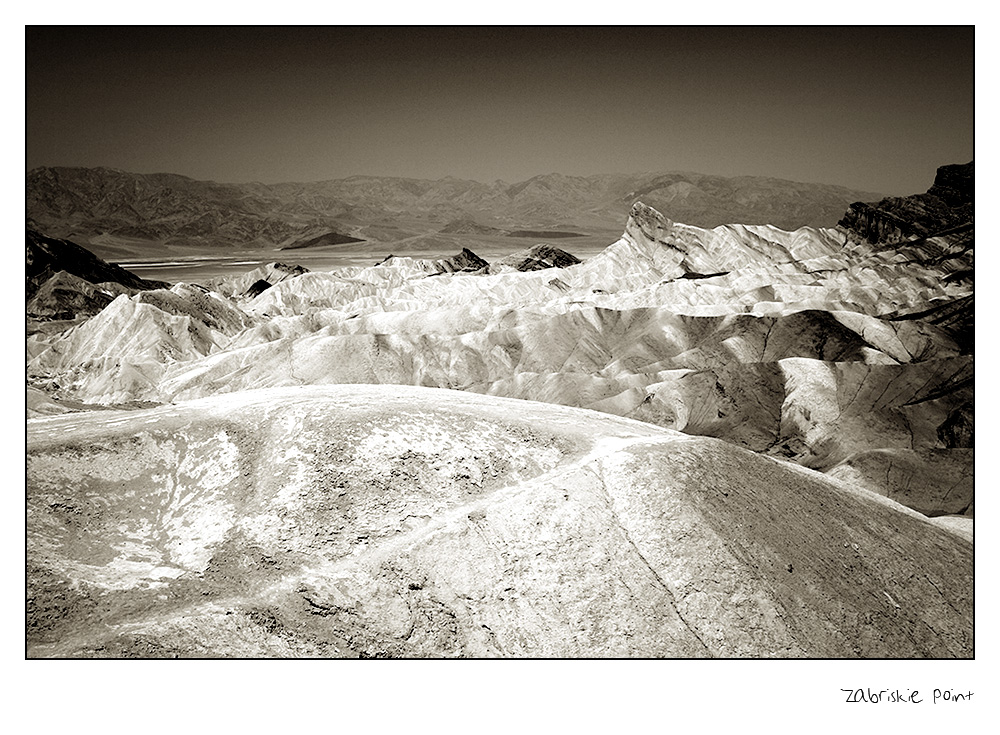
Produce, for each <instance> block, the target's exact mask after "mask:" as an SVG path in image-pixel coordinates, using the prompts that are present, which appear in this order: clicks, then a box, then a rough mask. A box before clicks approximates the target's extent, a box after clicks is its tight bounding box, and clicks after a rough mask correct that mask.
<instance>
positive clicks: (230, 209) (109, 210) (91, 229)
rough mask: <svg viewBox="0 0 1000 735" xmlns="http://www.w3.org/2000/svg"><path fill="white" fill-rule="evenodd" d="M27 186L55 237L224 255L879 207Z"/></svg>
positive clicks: (715, 198) (62, 171) (838, 191)
mask: <svg viewBox="0 0 1000 735" xmlns="http://www.w3.org/2000/svg"><path fill="white" fill-rule="evenodd" d="M26 183H27V199H26V217H27V218H29V219H31V220H33V221H34V222H36V223H37V224H38V226H39V227H41V228H42V229H43V231H45V232H46V233H48V234H51V235H54V236H58V237H64V238H70V237H73V238H76V239H77V240H81V241H83V242H85V243H86V242H89V241H91V240H92V239H94V238H97V237H100V236H113V237H119V238H134V239H138V240H142V241H150V242H165V243H177V244H192V245H198V244H201V245H204V246H207V247H222V248H232V247H237V246H243V247H264V248H275V247H280V246H282V245H283V244H287V243H288V242H292V241H297V240H302V239H308V238H309V237H315V236H316V235H317V234H321V233H322V232H336V233H338V234H340V235H344V236H349V237H357V238H359V239H364V240H371V237H367V236H366V235H365V234H363V233H362V230H364V229H365V228H366V227H371V226H394V227H398V228H400V233H399V237H403V236H406V234H419V233H421V232H423V233H427V232H429V231H439V230H441V229H442V228H443V227H447V226H448V225H449V224H451V223H453V222H455V221H456V220H461V221H468V222H470V223H471V224H470V226H471V227H480V228H491V229H501V230H502V229H507V230H540V231H548V230H559V229H572V230H586V229H588V228H592V229H601V228H606V226H607V223H608V222H613V221H620V219H621V218H623V217H624V216H625V215H627V213H628V210H629V209H630V207H631V205H632V204H633V203H634V201H635V200H636V199H638V198H640V197H641V198H642V199H643V201H645V202H646V203H647V204H649V205H650V206H652V207H654V208H656V209H659V210H660V211H666V212H668V213H669V215H670V216H671V218H673V219H675V220H678V221H683V222H687V223H689V224H693V225H696V226H701V227H714V226H718V225H721V224H729V223H733V222H741V223H744V224H773V225H775V226H778V227H782V228H785V229H794V228H797V227H800V226H833V225H834V224H835V223H836V221H837V219H838V218H839V217H840V216H841V215H842V214H843V212H844V211H845V210H846V209H847V207H848V205H849V204H850V203H851V202H854V201H859V200H862V199H869V200H871V199H877V198H879V195H878V194H872V193H869V192H861V191H855V190H852V189H848V188H846V187H840V186H836V185H825V184H805V183H797V182H792V181H786V180H782V179H775V178H773V177H747V176H741V177H735V178H726V177H720V176H712V175H708V174H685V173H655V174H635V175H629V174H598V175H593V176H566V175H563V174H542V175H539V176H534V177H531V178H529V179H526V180H524V181H522V182H516V183H514V184H508V183H506V182H502V181H496V182H493V183H481V182H477V181H472V180H467V179H458V178H454V177H445V178H441V179H437V180H430V179H412V178H403V177H377V176H352V177H348V178H345V179H330V180H327V181H323V182H307V183H296V182H286V183H281V184H261V183H245V184H230V183H220V182H214V181H199V180H197V179H193V178H190V177H186V176H182V175H180V174H165V173H158V174H134V173H129V172H126V171H122V170H120V169H111V168H80V167H40V168H36V169H32V170H31V171H29V172H28V173H27V175H26ZM385 238H386V239H383V240H381V241H382V242H391V241H392V239H391V236H389V235H386V236H385Z"/></svg>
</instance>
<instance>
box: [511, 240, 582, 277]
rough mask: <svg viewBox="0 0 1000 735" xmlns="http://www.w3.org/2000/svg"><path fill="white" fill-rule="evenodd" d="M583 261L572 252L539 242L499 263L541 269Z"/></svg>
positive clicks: (520, 268)
mask: <svg viewBox="0 0 1000 735" xmlns="http://www.w3.org/2000/svg"><path fill="white" fill-rule="evenodd" d="M580 262H582V261H581V260H580V259H579V258H578V257H576V256H575V255H573V254H572V253H567V252H566V251H565V250H561V249H559V248H554V247H552V246H551V245H546V244H545V243H539V244H538V245H535V246H534V247H532V248H529V249H528V250H522V251H521V252H518V253H514V254H512V255H508V256H507V257H506V258H503V259H502V260H500V261H499V262H498V265H509V266H512V267H513V268H514V269H516V270H519V271H540V270H544V269H545V268H567V267H568V266H571V265H576V264H577V263H580Z"/></svg>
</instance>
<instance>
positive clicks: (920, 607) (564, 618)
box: [27, 385, 973, 658]
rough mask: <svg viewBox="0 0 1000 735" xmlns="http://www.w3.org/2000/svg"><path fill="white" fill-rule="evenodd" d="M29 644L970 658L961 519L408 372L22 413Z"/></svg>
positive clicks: (95, 649) (968, 562) (207, 652)
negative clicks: (397, 378) (949, 522)
mask: <svg viewBox="0 0 1000 735" xmlns="http://www.w3.org/2000/svg"><path fill="white" fill-rule="evenodd" d="M27 524H28V559H29V569H28V610H27V613H28V615H27V623H28V629H27V644H28V648H27V652H28V655H29V656H31V657H50V656H56V657H63V656H73V657H76V656H113V657H120V656H126V657H128V656H141V657H161V656H162V657H175V656H179V657H185V656H198V657H211V656H249V657H285V656H299V657H301V656H338V657H344V656H351V657H359V656H363V657H367V656H396V657H424V656H435V657H440V656H463V657H494V656H508V657H510V656H524V657H536V656H557V657H574V656H590V657H604V656H670V657H706V656H708V657H710V656H722V657H800V656H809V657H852V658H853V657H887V656H888V657H969V656H971V655H972V651H973V648H972V646H973V639H972V614H973V609H972V545H971V543H970V542H969V541H968V540H967V539H965V538H963V537H962V535H961V534H959V533H956V532H954V531H953V530H949V529H947V528H944V527H941V526H939V525H935V524H934V523H932V522H930V521H929V520H928V519H927V518H926V517H924V516H923V515H921V514H919V513H916V512H914V511H912V510H910V509H908V508H905V507H904V506H901V505H899V504H897V503H896V502H894V501H892V500H890V499H887V498H885V497H883V496H882V495H878V494H875V493H872V492H869V491H867V490H865V489H863V488H861V487H858V486H857V485H856V484H848V483H846V482H844V481H842V479H838V478H834V477H827V476H826V475H823V474H821V473H819V472H816V471H813V470H810V469H806V468H803V467H801V466H799V465H796V464H793V463H790V462H787V461H782V460H777V459H773V458H769V457H765V456H760V455H758V454H755V453H753V452H750V451H748V450H746V449H742V448H740V447H737V446H734V445H733V444H731V443H728V442H724V441H721V440H718V439H713V438H706V437H694V436H688V435H685V434H682V433H679V432H676V431H673V430H670V429H665V428H662V427H658V426H655V425H652V424H649V423H643V422H638V421H633V420H629V419H624V418H619V417H615V416H611V415H607V414H601V413H597V412H593V411H584V410H581V409H576V408H568V407H561V406H555V405H549V404H543V403H537V402H525V401H513V400H510V399H503V398H497V397H492V396H480V395H476V394H473V393H461V392H456V391H446V390H440V389H433V388H420V387H401V386H391V387H389V386H368V385H358V386H344V385H342V386H310V387H302V388H271V389H265V390H258V391H246V392H234V393H231V394H226V395H219V396H213V397H209V398H205V399H200V400H195V401H189V402H182V403H178V404H176V405H172V406H162V407H158V408H150V409H144V410H137V411H97V412H95V411H90V412H83V413H75V414H65V415H62V416H54V417H48V418H38V419H34V420H32V421H29V423H28V508H27Z"/></svg>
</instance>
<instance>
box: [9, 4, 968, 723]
mask: <svg viewBox="0 0 1000 735" xmlns="http://www.w3.org/2000/svg"><path fill="white" fill-rule="evenodd" d="M622 18H623V20H624V21H626V22H627V21H628V20H631V19H629V18H627V17H626V16H625V15H623V16H622ZM975 31H976V28H975V26H972V25H909V26H896V25H877V26H875V25H873V26H867V25H832V26H820V25H806V26H801V25H795V26H792V25H769V26H746V25H695V26H680V25H678V26H672V25H569V24H567V25H457V26H456V25H391V26H380V25H315V26H313V25H301V26H300V25H58V24H53V25H27V26H25V28H24V42H25V75H24V76H25V80H24V82H25V158H26V167H25V171H26V181H25V190H24V192H25V193H24V196H25V216H26V261H25V263H26V273H25V283H26V286H25V288H26V291H25V304H26V305H25V320H26V347H25V362H26V386H25V390H26V393H25V396H26V398H25V401H26V405H25V413H26V466H25V483H26V485H25V507H24V515H25V557H26V558H25V562H26V568H25V588H26V589H25V594H26V608H25V643H24V650H25V652H24V657H25V658H26V659H242V660H248V659H249V660H261V659H392V660H399V659H424V660H425V659H435V660H440V659H477V660H483V659H491V660H492V659H508V660H510V659H516V660H526V659H532V660H536V659H547V660H553V661H554V660H558V661H560V662H563V661H567V660H574V661H575V660H581V659H583V660H596V659H602V660H604V659H616V660H635V659H645V660H656V661H663V660H683V661H685V663H686V664H687V665H688V666H692V667H693V666H694V665H695V664H693V663H690V662H691V661H692V660H694V659H723V660H729V661H732V660H740V661H745V660H760V659H784V660H789V659H806V660H812V661H831V660H837V661H841V660H849V661H869V660H879V661H907V662H911V661H916V660H940V659H965V660H972V659H974V658H975V657H976V645H975V637H974V633H975V626H974V620H975V616H974V599H975V598H974V572H975V567H974V543H973V541H974V536H973V525H974V510H975V497H974V489H975V484H974V446H975V442H974V415H975V395H974V387H975V386H974V382H975V381H974V377H975V371H974V352H975V350H974V347H975V333H974V331H975V330H974V325H975V302H974V280H975V278H974V276H975V267H974V241H975V230H974V205H975V172H974V102H975V94H974V93H975V66H976V64H975V61H976V59H975ZM36 665H41V664H36ZM50 665H51V664H44V666H50ZM88 665H89V664H88ZM342 665H344V664H342ZM352 666H355V667H359V666H363V665H362V664H353V665H352ZM918 670H919V669H918ZM699 671H701V672H703V673H710V672H705V671H704V669H700V670H699ZM753 671H758V670H757V669H754V670H753ZM349 672H350V670H348V672H346V675H347V676H350V675H351V674H350V673H349ZM743 672H744V673H743V676H746V677H748V678H755V676H756V674H754V673H751V672H750V670H748V669H743ZM40 673H41V674H42V675H44V672H40ZM341 673H342V674H344V673H345V672H344V671H343V670H341ZM456 673H457V674H458V675H459V676H461V675H462V672H461V670H460V671H458V672H456ZM75 676H83V677H87V676H89V674H88V673H86V671H84V670H81V669H80V668H76V669H75ZM960 683H961V682H960V681H957V680H955V679H952V680H950V681H944V680H941V681H938V682H937V683H935V684H934V685H933V686H935V687H939V689H938V690H934V689H928V690H926V691H924V690H921V693H920V694H919V698H920V699H921V700H923V699H925V698H926V703H925V704H922V705H920V706H921V707H925V708H926V707H928V705H931V706H932V707H933V706H940V705H938V702H937V701H936V700H935V701H934V702H931V699H932V697H933V696H934V693H935V691H938V692H939V693H940V699H941V700H942V701H944V691H945V690H946V687H952V686H954V687H957V686H958V684H960ZM875 685H878V686H877V687H876V689H875V691H876V694H875V695H874V696H875V697H876V700H875V703H876V704H878V703H879V701H880V698H881V700H882V701H889V698H890V697H895V698H896V699H894V700H893V701H897V700H898V701H901V702H902V701H905V700H906V699H907V698H908V697H909V698H910V700H909V701H910V702H913V701H914V699H915V698H916V697H917V695H915V694H913V693H912V689H913V687H914V686H915V685H913V684H911V683H909V682H906V681H892V682H884V681H875V678H872V677H869V678H867V679H865V680H862V681H857V682H855V681H853V680H851V681H848V680H846V679H845V681H844V683H843V690H844V691H847V692H848V693H847V694H844V693H843V692H841V691H837V690H836V688H833V689H831V692H830V693H829V698H832V699H837V700H838V701H841V700H842V699H843V698H844V697H848V698H849V697H852V696H853V697H861V698H862V699H863V700H864V701H868V700H870V699H871V697H872V696H873V695H872V692H871V691H866V690H865V689H864V687H872V686H875ZM857 687H862V689H857ZM886 687H889V690H888V692H883V693H882V694H878V692H880V691H882V690H885V689H886ZM894 687H898V691H897V690H895V689H893V688H894ZM948 692H949V696H948V702H949V703H951V702H954V703H955V704H954V705H953V706H952V710H953V711H956V710H957V709H958V708H961V707H963V706H966V705H965V704H964V703H963V700H964V699H965V694H966V692H965V691H964V690H961V691H960V690H959V689H958V688H955V689H953V690H950V689H949V690H948ZM960 694H961V695H962V699H958V696H959V695H960ZM969 696H970V697H971V692H970V693H969ZM825 698H827V694H826V693H825V694H824V699H825ZM838 698H839V699H838ZM846 701H849V699H848V700H846ZM858 701H861V700H858ZM845 706H848V705H845ZM858 706H860V705H858ZM950 706H951V705H950Z"/></svg>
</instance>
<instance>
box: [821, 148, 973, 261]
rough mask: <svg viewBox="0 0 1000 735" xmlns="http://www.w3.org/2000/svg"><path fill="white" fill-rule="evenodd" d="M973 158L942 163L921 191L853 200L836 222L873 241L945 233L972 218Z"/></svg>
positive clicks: (878, 241) (885, 241)
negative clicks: (946, 164)
mask: <svg viewBox="0 0 1000 735" xmlns="http://www.w3.org/2000/svg"><path fill="white" fill-rule="evenodd" d="M974 173H975V172H974V168H973V162H972V161H970V162H969V163H966V164H954V165H950V166H942V167H941V168H939V169H938V172H937V176H936V177H935V179H934V184H933V185H932V186H931V187H930V189H928V190H927V192H926V193H925V194H914V195H913V196H907V197H886V198H885V199H882V200H881V201H879V202H878V203H877V204H872V203H865V202H855V203H854V204H852V205H851V206H850V208H849V209H848V210H847V213H846V214H845V215H844V217H843V218H842V219H841V220H840V222H838V223H837V224H838V226H839V227H841V228H843V229H844V230H846V231H847V232H848V233H849V234H850V235H852V236H853V237H855V238H857V239H862V240H867V241H868V242H870V243H872V244H873V245H879V244H886V245H892V244H896V243H899V242H902V241H904V240H909V239H911V238H920V237H929V236H933V235H938V234H944V233H947V232H948V231H949V230H953V229H955V228H957V227H960V226H962V225H968V224H970V223H971V222H972V220H973V194H974V186H973V179H974Z"/></svg>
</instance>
